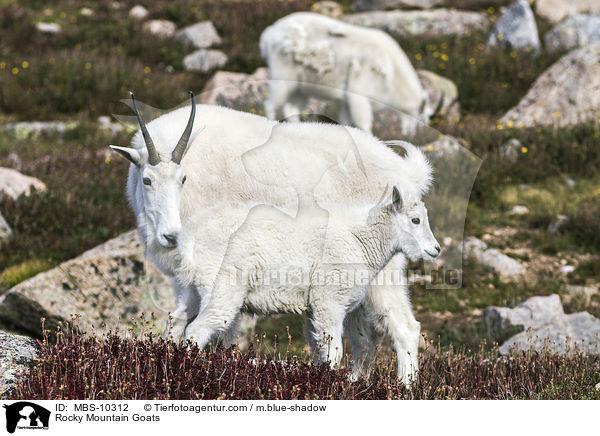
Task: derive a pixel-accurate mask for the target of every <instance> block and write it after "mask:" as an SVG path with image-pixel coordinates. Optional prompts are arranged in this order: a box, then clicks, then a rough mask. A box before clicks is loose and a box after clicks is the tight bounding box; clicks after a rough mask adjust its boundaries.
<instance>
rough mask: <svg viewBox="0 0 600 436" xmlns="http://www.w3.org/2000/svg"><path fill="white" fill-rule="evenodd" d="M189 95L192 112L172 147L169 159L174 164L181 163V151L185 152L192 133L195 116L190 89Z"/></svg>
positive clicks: (192, 95)
mask: <svg viewBox="0 0 600 436" xmlns="http://www.w3.org/2000/svg"><path fill="white" fill-rule="evenodd" d="M190 97H191V99H192V112H191V113H190V119H189V120H188V123H187V126H185V130H184V131H183V134H182V135H181V138H180V139H179V142H178V143H177V145H176V146H175V148H174V149H173V153H172V154H171V160H172V161H173V162H175V163H176V164H179V163H181V159H182V158H183V153H185V149H186V148H187V146H188V142H189V140H190V136H191V134H192V127H193V126H194V118H195V117H196V103H194V93H193V92H192V91H190Z"/></svg>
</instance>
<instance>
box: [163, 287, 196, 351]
mask: <svg viewBox="0 0 600 436" xmlns="http://www.w3.org/2000/svg"><path fill="white" fill-rule="evenodd" d="M173 291H174V293H175V301H176V306H175V310H174V311H173V312H171V313H170V314H169V317H168V318H167V322H166V325H165V330H164V333H163V338H164V339H173V340H179V339H181V338H182V337H183V334H184V332H185V328H186V326H187V325H188V323H189V322H190V320H192V319H194V318H196V316H197V315H198V310H199V309H200V299H199V298H198V293H197V292H196V290H195V289H194V288H193V286H183V285H181V284H180V283H179V282H178V281H177V280H176V279H173Z"/></svg>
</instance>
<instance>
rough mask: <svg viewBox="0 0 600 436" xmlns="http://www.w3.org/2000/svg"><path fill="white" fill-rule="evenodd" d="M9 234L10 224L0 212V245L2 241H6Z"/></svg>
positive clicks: (10, 234) (10, 232)
mask: <svg viewBox="0 0 600 436" xmlns="http://www.w3.org/2000/svg"><path fill="white" fill-rule="evenodd" d="M11 236H12V230H11V229H10V226H9V225H8V223H7V222H6V220H5V219H4V217H3V216H2V214H1V213H0V246H2V244H3V243H4V242H6V241H8V240H9V239H10V237H11Z"/></svg>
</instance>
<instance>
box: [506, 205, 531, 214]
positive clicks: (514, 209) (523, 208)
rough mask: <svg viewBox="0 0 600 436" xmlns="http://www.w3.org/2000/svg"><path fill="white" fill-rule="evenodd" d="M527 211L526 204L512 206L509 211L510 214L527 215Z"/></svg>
mask: <svg viewBox="0 0 600 436" xmlns="http://www.w3.org/2000/svg"><path fill="white" fill-rule="evenodd" d="M528 213H529V209H528V208H527V206H522V205H516V206H513V207H512V209H511V210H510V212H509V214H510V215H527V214H528Z"/></svg>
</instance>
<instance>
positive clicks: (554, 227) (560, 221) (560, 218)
mask: <svg viewBox="0 0 600 436" xmlns="http://www.w3.org/2000/svg"><path fill="white" fill-rule="evenodd" d="M567 221H569V218H568V217H567V216H566V215H556V217H555V218H554V219H553V220H552V221H550V224H548V233H552V234H553V235H555V234H557V233H558V232H560V229H561V228H562V226H563V225H565V223H566V222H567Z"/></svg>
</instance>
